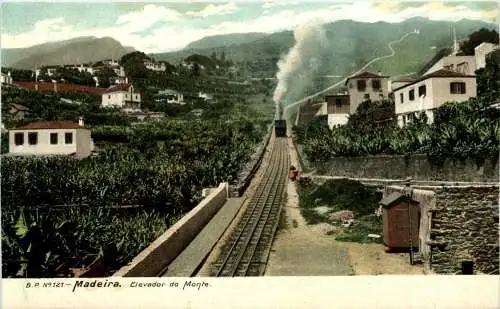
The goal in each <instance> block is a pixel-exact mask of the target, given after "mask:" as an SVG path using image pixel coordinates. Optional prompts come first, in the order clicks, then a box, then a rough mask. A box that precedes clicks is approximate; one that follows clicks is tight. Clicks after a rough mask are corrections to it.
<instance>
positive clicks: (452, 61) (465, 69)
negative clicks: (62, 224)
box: [424, 43, 499, 75]
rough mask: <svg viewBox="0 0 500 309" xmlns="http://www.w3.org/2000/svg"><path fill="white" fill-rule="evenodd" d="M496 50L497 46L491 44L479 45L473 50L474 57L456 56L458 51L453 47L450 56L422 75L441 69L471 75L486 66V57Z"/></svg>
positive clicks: (440, 60)
mask: <svg viewBox="0 0 500 309" xmlns="http://www.w3.org/2000/svg"><path fill="white" fill-rule="evenodd" d="M498 48H499V46H498V45H495V44H492V43H481V44H480V45H478V46H476V48H475V49H474V56H458V55H457V53H458V50H457V47H455V48H454V50H453V52H452V54H451V55H449V56H445V57H443V58H441V59H439V61H438V62H436V63H435V64H434V65H433V66H432V67H431V68H429V69H428V70H427V71H426V72H425V73H424V75H427V74H430V73H433V72H436V71H439V70H441V69H445V70H449V71H454V72H459V73H463V74H467V75H473V74H475V72H476V70H478V69H481V68H484V67H485V66H486V57H487V55H488V54H489V53H491V52H492V51H494V50H496V49H498Z"/></svg>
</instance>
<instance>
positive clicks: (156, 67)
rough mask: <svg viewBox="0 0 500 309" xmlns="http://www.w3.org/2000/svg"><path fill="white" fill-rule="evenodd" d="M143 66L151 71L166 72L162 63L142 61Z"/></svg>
mask: <svg viewBox="0 0 500 309" xmlns="http://www.w3.org/2000/svg"><path fill="white" fill-rule="evenodd" d="M144 66H146V69H148V70H152V71H160V72H165V71H166V70H167V67H166V66H165V63H163V62H154V61H151V60H144Z"/></svg>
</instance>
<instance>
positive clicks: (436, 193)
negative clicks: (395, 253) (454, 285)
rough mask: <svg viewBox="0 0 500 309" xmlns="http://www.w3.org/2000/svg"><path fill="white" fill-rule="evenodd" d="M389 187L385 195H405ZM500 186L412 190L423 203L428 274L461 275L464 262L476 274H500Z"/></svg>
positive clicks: (421, 240) (422, 235)
mask: <svg viewBox="0 0 500 309" xmlns="http://www.w3.org/2000/svg"><path fill="white" fill-rule="evenodd" d="M403 190H404V189H403V187H401V186H389V187H386V189H385V194H390V193H392V192H394V191H399V192H403ZM498 194H499V188H498V186H487V185H483V186H449V187H447V186H433V187H429V188H427V189H425V190H421V189H415V188H413V190H412V199H413V200H415V201H417V202H419V204H420V207H421V208H420V209H421V214H422V215H421V220H420V230H419V251H420V252H421V254H422V257H423V259H424V263H425V270H426V272H427V273H437V274H458V273H460V272H461V262H462V261H473V262H474V272H475V273H476V274H477V273H483V274H491V273H496V274H498V272H499V250H498V248H499V230H498V228H499V226H498V212H499V208H498Z"/></svg>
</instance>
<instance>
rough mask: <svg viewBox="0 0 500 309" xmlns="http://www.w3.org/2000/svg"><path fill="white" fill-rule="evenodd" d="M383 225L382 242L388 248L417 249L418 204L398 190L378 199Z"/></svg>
mask: <svg viewBox="0 0 500 309" xmlns="http://www.w3.org/2000/svg"><path fill="white" fill-rule="evenodd" d="M380 205H381V206H382V216H383V225H384V228H383V230H384V243H385V245H386V246H387V247H388V249H389V250H393V249H399V250H402V249H410V247H412V248H413V250H414V251H415V250H418V247H419V238H418V233H419V227H420V205H419V203H418V202H416V201H413V200H411V199H409V198H407V197H405V196H404V195H403V194H401V193H399V192H393V193H391V194H389V195H387V196H386V197H384V198H383V199H382V200H381V201H380Z"/></svg>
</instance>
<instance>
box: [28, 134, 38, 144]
mask: <svg viewBox="0 0 500 309" xmlns="http://www.w3.org/2000/svg"><path fill="white" fill-rule="evenodd" d="M28 144H30V145H36V144H38V133H37V132H29V133H28Z"/></svg>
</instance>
